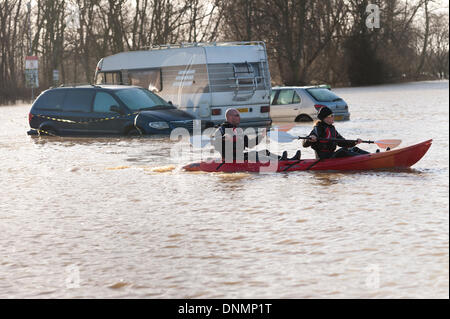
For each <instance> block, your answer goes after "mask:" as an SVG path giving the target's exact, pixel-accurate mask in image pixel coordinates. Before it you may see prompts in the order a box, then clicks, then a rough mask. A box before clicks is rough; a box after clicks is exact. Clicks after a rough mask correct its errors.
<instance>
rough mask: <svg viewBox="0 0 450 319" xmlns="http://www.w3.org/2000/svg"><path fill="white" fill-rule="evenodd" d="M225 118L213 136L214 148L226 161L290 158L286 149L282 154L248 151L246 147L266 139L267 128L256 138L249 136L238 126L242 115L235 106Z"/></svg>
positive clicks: (280, 159)
mask: <svg viewBox="0 0 450 319" xmlns="http://www.w3.org/2000/svg"><path fill="white" fill-rule="evenodd" d="M225 119H226V121H225V122H224V123H222V124H221V125H220V126H219V128H218V129H217V130H216V132H215V133H214V138H213V145H214V148H215V149H216V151H218V152H219V153H220V155H221V156H222V160H223V161H224V162H226V163H231V162H243V161H249V162H259V161H260V160H261V161H275V160H278V161H283V160H287V159H288V158H287V152H286V151H284V152H283V155H282V156H278V155H276V154H272V153H270V152H269V151H268V150H262V151H258V152H257V151H246V150H245V149H246V148H251V147H254V146H256V145H257V144H259V143H260V142H261V141H262V140H263V139H264V137H265V135H266V132H267V131H266V129H263V130H262V132H261V133H260V134H259V135H257V136H256V137H255V138H249V137H248V136H247V135H246V134H245V133H244V131H243V130H242V128H239V127H238V125H239V123H240V122H241V117H240V114H239V111H238V110H236V109H234V108H230V109H227V111H226V112H225ZM299 154H300V152H297V154H296V156H297V157H298V155H299ZM294 157H295V156H294ZM292 159H294V158H292Z"/></svg>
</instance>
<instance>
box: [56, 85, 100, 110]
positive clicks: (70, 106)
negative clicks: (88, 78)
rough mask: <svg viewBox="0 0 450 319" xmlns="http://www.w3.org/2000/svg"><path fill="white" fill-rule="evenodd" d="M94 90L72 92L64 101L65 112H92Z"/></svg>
mask: <svg viewBox="0 0 450 319" xmlns="http://www.w3.org/2000/svg"><path fill="white" fill-rule="evenodd" d="M94 93H95V91H94V90H79V89H76V90H70V91H67V93H66V97H65V99H64V105H63V110H64V111H68V112H90V111H91V104H92V99H93V97H94Z"/></svg>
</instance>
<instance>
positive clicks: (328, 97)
mask: <svg viewBox="0 0 450 319" xmlns="http://www.w3.org/2000/svg"><path fill="white" fill-rule="evenodd" d="M306 91H307V92H308V93H309V94H310V95H311V96H312V97H313V98H315V99H316V100H317V101H319V102H334V101H340V100H342V99H341V98H340V97H339V96H337V95H336V94H334V93H333V92H332V91H330V90H328V89H324V88H310V89H306Z"/></svg>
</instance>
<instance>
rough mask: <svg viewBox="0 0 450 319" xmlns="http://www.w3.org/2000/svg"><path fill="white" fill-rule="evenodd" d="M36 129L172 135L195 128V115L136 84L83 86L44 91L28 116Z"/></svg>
mask: <svg viewBox="0 0 450 319" xmlns="http://www.w3.org/2000/svg"><path fill="white" fill-rule="evenodd" d="M28 119H29V124H30V127H31V128H32V129H33V130H31V131H30V132H28V133H29V134H30V135H31V134H33V133H35V132H39V134H47V135H61V136H64V135H141V134H170V132H171V131H172V129H175V128H177V127H183V128H186V129H187V130H188V131H192V129H193V120H194V117H193V116H192V115H190V114H188V113H187V112H184V111H182V110H179V109H177V108H176V107H174V106H173V105H172V104H171V103H169V102H166V101H165V100H164V99H162V98H161V97H159V96H158V95H156V94H154V93H152V92H150V91H149V90H147V89H144V88H141V87H137V86H124V85H82V86H74V87H58V88H51V89H49V90H46V91H44V92H43V93H42V94H41V95H39V97H38V98H37V99H36V101H35V102H34V103H33V105H32V107H31V110H30V113H29V116H28Z"/></svg>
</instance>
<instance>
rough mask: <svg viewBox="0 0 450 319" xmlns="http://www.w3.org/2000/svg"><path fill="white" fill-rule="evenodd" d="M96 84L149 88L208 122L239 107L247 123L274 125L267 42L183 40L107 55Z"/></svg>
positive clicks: (216, 121)
mask: <svg viewBox="0 0 450 319" xmlns="http://www.w3.org/2000/svg"><path fill="white" fill-rule="evenodd" d="M95 83H96V84H129V85H137V86H141V87H145V88H148V89H149V90H151V91H153V92H156V93H157V94H158V95H160V96H161V97H163V98H164V99H165V100H167V101H170V102H172V103H173V104H174V105H175V106H177V107H178V108H180V109H183V110H185V111H187V112H188V113H190V114H192V115H194V116H195V117H196V118H198V119H200V120H202V127H210V126H212V125H217V124H220V123H222V122H223V121H224V120H225V110H226V109H227V108H230V107H234V108H237V109H238V110H239V111H240V113H241V126H243V127H248V126H252V127H260V126H270V124H271V122H272V120H271V118H270V94H271V83H270V73H269V64H268V61H267V52H266V46H265V44H264V42H259V41H258V42H224V43H183V44H179V45H164V46H155V47H153V48H151V49H149V50H143V51H130V52H121V53H118V54H114V55H111V56H108V57H104V58H102V59H101V60H100V61H99V62H98V65H97V70H96V72H95Z"/></svg>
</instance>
